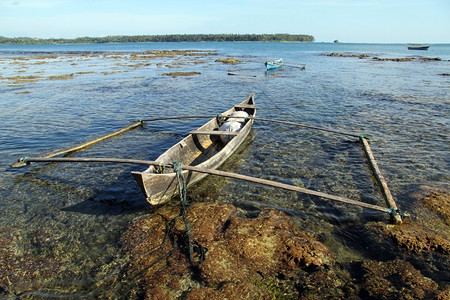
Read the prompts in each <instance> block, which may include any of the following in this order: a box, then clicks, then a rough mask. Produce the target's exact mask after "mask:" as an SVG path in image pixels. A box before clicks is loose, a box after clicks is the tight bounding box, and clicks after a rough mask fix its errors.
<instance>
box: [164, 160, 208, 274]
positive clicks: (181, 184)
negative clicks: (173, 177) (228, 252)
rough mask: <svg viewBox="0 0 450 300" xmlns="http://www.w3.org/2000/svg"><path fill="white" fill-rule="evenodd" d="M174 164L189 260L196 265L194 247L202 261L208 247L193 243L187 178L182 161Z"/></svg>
mask: <svg viewBox="0 0 450 300" xmlns="http://www.w3.org/2000/svg"><path fill="white" fill-rule="evenodd" d="M172 166H173V170H174V172H175V173H176V174H177V179H178V191H179V194H180V200H181V216H182V217H183V220H184V226H185V228H186V241H187V246H188V253H189V262H190V263H191V265H192V266H195V262H194V258H193V253H194V248H196V249H197V252H198V254H199V260H200V262H201V261H203V260H204V259H205V252H206V251H205V250H206V249H203V248H202V247H201V246H200V245H196V244H193V243H192V241H191V226H190V225H189V222H188V219H187V214H186V208H187V207H188V204H187V196H186V194H187V191H186V179H185V178H184V175H183V169H182V167H181V163H180V162H178V161H174V162H173V165H172Z"/></svg>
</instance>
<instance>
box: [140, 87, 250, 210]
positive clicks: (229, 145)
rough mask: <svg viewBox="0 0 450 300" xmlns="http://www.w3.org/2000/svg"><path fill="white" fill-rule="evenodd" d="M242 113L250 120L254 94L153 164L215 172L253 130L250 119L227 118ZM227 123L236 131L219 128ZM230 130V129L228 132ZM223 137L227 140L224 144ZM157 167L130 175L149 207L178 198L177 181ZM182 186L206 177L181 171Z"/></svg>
mask: <svg viewBox="0 0 450 300" xmlns="http://www.w3.org/2000/svg"><path fill="white" fill-rule="evenodd" d="M242 112H244V113H243V114H244V115H247V114H248V117H254V116H255V113H256V106H255V102H254V94H250V95H249V96H248V97H247V99H246V100H244V101H243V102H241V103H239V104H237V105H235V106H234V107H232V108H231V109H229V110H227V111H225V112H223V113H222V114H221V115H219V116H218V117H216V118H213V119H211V120H210V121H208V122H207V123H206V124H204V125H203V126H201V127H200V128H198V129H197V130H193V131H191V132H190V133H189V135H188V136H186V137H185V138H184V139H182V140H181V141H179V142H178V143H177V144H175V145H174V146H172V147H171V148H170V149H168V150H167V151H166V152H164V153H163V154H161V156H159V157H158V158H157V159H156V160H155V161H156V162H160V163H161V166H163V165H168V164H172V163H173V162H175V161H176V162H180V163H181V164H182V165H189V166H196V167H198V168H204V169H216V168H218V167H219V166H220V165H222V164H223V163H224V162H225V160H226V159H227V158H228V157H229V156H230V155H232V154H233V153H234V152H235V151H236V150H237V149H238V147H239V146H240V145H241V144H242V142H243V141H244V140H245V138H246V137H247V136H248V134H249V133H250V130H251V129H252V126H253V119H252V118H245V117H240V118H237V117H234V118H233V117H230V116H231V115H233V116H234V115H239V114H240V113H241V116H242ZM230 121H231V122H233V123H234V122H236V121H238V122H240V123H241V128H240V130H239V131H234V132H233V131H227V130H223V129H222V128H223V127H224V126H223V125H224V124H225V125H226V124H228V123H230ZM228 130H230V129H228ZM223 137H226V138H227V139H229V141H227V142H226V143H225V142H224V141H223ZM161 166H153V165H152V166H150V167H149V168H148V169H146V170H145V171H142V172H132V174H133V176H134V178H135V179H136V181H137V183H138V184H139V186H140V188H141V189H142V191H143V192H144V194H145V197H146V198H147V201H148V202H149V203H150V204H151V205H158V204H162V203H164V202H167V201H169V200H170V199H171V198H172V197H173V196H174V195H176V194H178V178H177V174H176V173H175V172H174V171H173V169H166V168H164V167H161ZM182 173H183V175H184V178H185V180H186V186H187V187H189V186H191V185H193V184H194V183H196V182H198V181H199V180H201V179H202V178H204V177H205V176H207V174H204V173H198V172H192V171H187V170H183V171H182Z"/></svg>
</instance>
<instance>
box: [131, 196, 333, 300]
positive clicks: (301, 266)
mask: <svg viewBox="0 0 450 300" xmlns="http://www.w3.org/2000/svg"><path fill="white" fill-rule="evenodd" d="M178 214H179V209H178V208H163V209H160V210H159V211H157V212H156V213H155V214H154V215H151V216H146V217H142V218H140V219H138V220H136V221H135V222H134V223H133V225H132V226H131V228H130V229H129V231H128V232H127V233H126V234H125V235H124V236H123V239H122V242H123V244H124V246H125V249H126V250H127V251H128V252H129V253H130V254H131V258H132V262H131V264H132V266H133V269H134V272H137V273H139V274H142V278H143V281H144V282H143V284H142V285H143V286H144V290H145V294H146V295H147V297H149V298H152V297H161V299H164V298H166V297H168V298H177V297H181V295H184V296H185V297H186V298H187V299H199V298H205V297H207V298H210V299H223V298H224V297H225V298H230V299H233V298H241V299H255V298H258V299H259V298H262V299H264V298H266V299H270V298H273V297H277V295H278V293H282V294H284V295H290V296H289V297H288V298H292V297H296V296H298V294H297V290H296V288H295V285H296V282H295V281H294V280H292V278H294V277H296V276H297V274H298V272H299V271H300V270H309V271H319V270H321V269H323V268H324V267H326V266H331V265H333V263H334V261H333V259H332V257H331V253H330V251H329V250H328V248H327V247H326V246H324V245H323V244H322V243H320V242H318V241H316V240H315V239H314V237H313V236H311V235H309V234H306V233H303V232H300V231H298V230H297V229H295V228H294V226H293V223H292V221H291V219H290V218H289V217H288V216H287V215H286V214H284V213H282V212H279V211H276V210H273V209H268V210H263V211H261V212H260V213H259V215H258V216H256V217H254V218H247V217H245V216H244V215H243V213H241V212H239V211H238V210H237V209H236V207H234V206H232V205H230V204H223V203H195V204H193V205H192V206H191V207H190V208H189V210H188V211H187V218H188V220H189V224H190V226H191V228H192V231H191V234H192V242H193V244H195V247H194V256H195V260H196V262H197V265H196V267H195V268H191V266H190V264H189V259H188V258H187V255H185V254H186V248H185V247H184V246H183V241H184V240H185V238H186V237H185V234H184V229H185V228H184V223H183V222H182V219H181V218H176V216H177V215H178ZM200 249H202V251H200ZM199 254H203V256H204V257H203V260H200V258H199ZM297 277H298V276H297ZM277 278H278V279H277ZM279 278H285V280H281V282H280V279H279ZM280 285H282V286H283V288H282V289H280V288H277V286H280ZM278 296H280V295H278Z"/></svg>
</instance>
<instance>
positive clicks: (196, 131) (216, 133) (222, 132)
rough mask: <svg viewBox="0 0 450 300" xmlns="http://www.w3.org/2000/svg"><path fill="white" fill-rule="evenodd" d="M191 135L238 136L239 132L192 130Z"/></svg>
mask: <svg viewBox="0 0 450 300" xmlns="http://www.w3.org/2000/svg"><path fill="white" fill-rule="evenodd" d="M189 133H190V134H207V135H231V136H235V135H238V133H239V132H238V131H224V130H192V131H191V132H189Z"/></svg>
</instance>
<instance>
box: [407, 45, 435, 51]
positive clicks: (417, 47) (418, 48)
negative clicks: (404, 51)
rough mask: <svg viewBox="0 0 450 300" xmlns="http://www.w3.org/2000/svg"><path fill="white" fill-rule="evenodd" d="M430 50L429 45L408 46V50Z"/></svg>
mask: <svg viewBox="0 0 450 300" xmlns="http://www.w3.org/2000/svg"><path fill="white" fill-rule="evenodd" d="M428 48H430V46H429V45H420V44H409V45H408V50H428Z"/></svg>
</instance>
